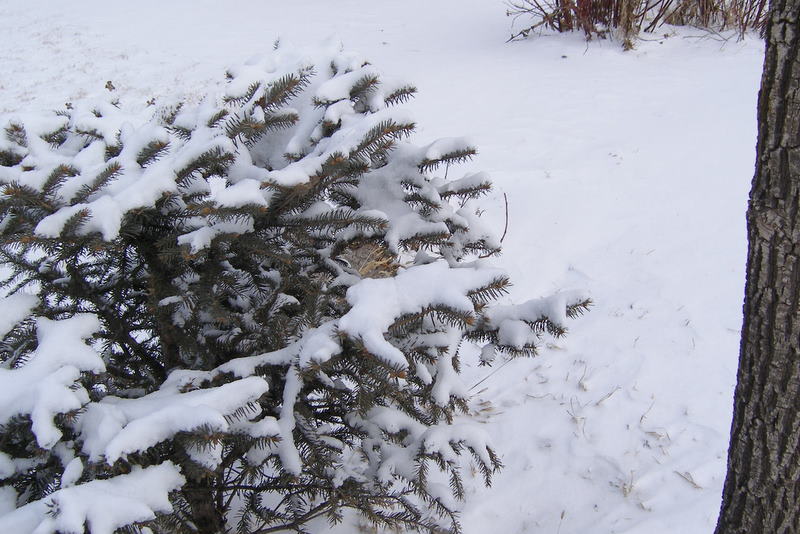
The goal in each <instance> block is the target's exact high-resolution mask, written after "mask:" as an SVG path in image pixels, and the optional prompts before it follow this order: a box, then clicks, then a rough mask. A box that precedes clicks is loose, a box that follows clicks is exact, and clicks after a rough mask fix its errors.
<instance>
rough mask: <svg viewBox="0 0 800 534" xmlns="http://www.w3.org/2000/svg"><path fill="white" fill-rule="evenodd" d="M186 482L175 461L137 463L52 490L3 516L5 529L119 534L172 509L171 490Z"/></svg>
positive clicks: (35, 533)
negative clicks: (110, 474)
mask: <svg viewBox="0 0 800 534" xmlns="http://www.w3.org/2000/svg"><path fill="white" fill-rule="evenodd" d="M184 482H185V480H184V478H183V476H182V475H181V474H180V471H179V469H178V468H177V466H175V465H174V464H172V463H171V462H165V463H163V464H159V465H155V466H152V467H147V468H144V469H142V468H140V467H134V468H133V471H132V472H131V473H129V474H127V475H119V476H116V477H113V478H109V479H106V480H93V481H91V482H87V483H85V484H79V485H77V486H71V487H68V488H64V489H60V490H58V491H55V492H53V493H51V494H50V495H49V496H48V497H47V498H46V499H43V500H40V501H35V502H32V503H30V504H27V505H25V506H22V507H20V508H17V509H16V510H14V511H12V512H10V513H7V514H5V515H2V516H0V530H2V531H3V532H13V533H15V534H83V533H84V532H85V527H88V528H89V531H90V532H91V533H92V534H113V533H114V531H116V529H118V528H121V527H124V526H127V525H129V524H131V523H135V522H139V521H147V520H150V519H154V518H155V517H156V514H158V513H169V512H171V511H172V505H171V504H170V501H169V498H168V494H169V492H171V491H174V490H177V489H179V488H180V487H181V486H182V485H183V484H184Z"/></svg>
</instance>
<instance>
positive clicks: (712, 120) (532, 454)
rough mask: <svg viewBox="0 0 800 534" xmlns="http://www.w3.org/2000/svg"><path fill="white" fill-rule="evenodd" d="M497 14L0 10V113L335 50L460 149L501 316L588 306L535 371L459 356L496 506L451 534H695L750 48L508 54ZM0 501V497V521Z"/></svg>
mask: <svg viewBox="0 0 800 534" xmlns="http://www.w3.org/2000/svg"><path fill="white" fill-rule="evenodd" d="M504 12H505V6H504V4H503V2H502V1H500V0H496V1H495V0H492V1H487V0H440V1H438V2H435V3H434V2H427V1H423V0H406V1H404V2H382V3H371V4H369V5H368V6H367V4H366V3H365V2H363V0H362V1H357V0H341V1H339V2H336V3H332V2H323V1H322V0H298V1H296V2H284V3H281V4H280V5H277V4H274V3H270V2H259V1H256V0H232V1H230V2H225V3H221V2H210V1H207V0H201V1H191V2H190V1H189V0H175V1H173V2H169V3H164V2H156V1H155V0H140V1H138V2H128V3H124V4H119V3H118V4H113V5H109V4H108V3H107V2H101V1H100V0H86V1H85V2H81V3H53V2H49V1H47V0H6V1H5V2H3V3H2V5H0V30H1V31H0V73H2V74H3V75H2V76H0V112H12V113H24V112H28V111H38V110H40V109H49V108H57V107H60V106H62V105H63V104H64V102H66V101H72V100H76V99H78V98H83V97H86V96H102V94H103V93H104V92H105V89H104V88H103V86H104V85H105V83H106V81H108V80H111V81H113V84H114V85H115V86H116V87H117V92H118V94H119V95H120V96H121V97H122V98H124V99H125V100H127V101H132V102H140V103H141V106H142V108H144V107H145V104H146V101H147V100H148V99H150V98H152V97H155V98H156V99H158V98H171V97H174V96H178V95H180V94H183V95H185V96H188V97H189V98H190V99H195V100H199V96H200V95H202V94H204V93H206V92H207V91H208V90H209V89H211V90H212V91H213V88H215V87H216V88H220V89H221V87H222V84H223V83H224V77H223V76H222V73H223V72H224V69H225V68H226V67H228V66H229V65H231V64H237V63H241V62H242V61H243V60H245V59H246V58H248V57H249V56H251V55H253V54H257V53H260V52H262V51H263V50H266V49H268V48H269V47H271V43H272V41H273V40H274V39H275V38H277V37H279V36H281V37H282V38H284V40H286V41H290V42H295V43H300V44H307V43H308V40H309V39H314V40H315V41H314V42H312V43H311V44H316V42H317V41H318V40H319V39H322V38H324V37H326V36H329V35H332V34H336V35H338V37H339V38H340V39H341V40H342V41H343V42H344V43H345V45H346V47H347V49H348V50H355V51H359V52H361V53H363V54H364V55H365V57H368V58H369V59H370V61H371V62H372V63H373V65H374V66H375V68H376V69H378V70H380V71H381V72H385V73H387V74H389V75H390V76H393V77H397V78H401V79H404V80H407V81H408V82H410V83H413V84H414V85H416V86H417V87H418V89H419V93H418V96H417V98H416V99H415V101H414V102H412V103H411V104H410V106H409V107H410V109H411V111H412V112H413V114H414V116H415V118H416V119H417V120H418V128H417V132H418V133H417V136H416V138H415V142H417V143H419V144H420V145H424V144H425V143H426V142H427V143H430V142H432V141H433V140H435V139H437V138H440V137H446V136H468V137H469V138H470V139H471V142H474V143H475V145H476V146H477V148H478V149H479V150H480V155H479V157H478V158H476V159H475V161H474V163H473V164H471V165H469V166H468V168H466V169H464V168H462V169H459V172H463V171H464V170H467V171H473V172H474V171H480V170H482V171H487V172H488V173H489V174H490V176H491V178H492V179H493V181H494V185H495V189H494V191H493V193H492V195H491V196H490V197H489V198H488V200H486V201H484V202H483V203H482V206H483V207H484V208H485V209H486V213H485V214H484V220H486V221H487V222H488V223H490V224H491V226H493V227H494V229H496V230H497V229H502V228H503V225H504V218H505V216H504V212H505V210H504V198H503V195H504V194H505V195H506V197H507V199H508V217H509V220H508V233H507V235H506V239H505V241H504V243H503V245H504V255H503V257H502V258H501V260H500V261H501V263H502V264H503V267H504V268H506V269H507V270H508V271H509V272H510V274H511V276H512V281H513V282H514V288H513V294H512V299H513V300H514V301H516V302H522V301H524V300H527V299H528V298H531V297H538V296H541V295H550V294H553V293H555V292H557V291H558V290H560V289H564V288H566V289H578V290H581V291H590V292H591V293H592V295H593V299H594V301H595V306H594V308H593V309H592V310H591V311H590V312H589V313H588V314H587V315H586V316H585V317H583V318H581V319H579V320H577V321H572V322H570V323H568V324H569V325H570V328H571V332H570V334H569V335H568V336H567V337H566V338H564V339H563V340H558V341H557V342H556V343H552V344H550V345H549V347H547V348H546V349H543V350H542V353H541V355H540V356H539V357H537V358H535V359H530V360H524V359H518V360H514V361H512V362H511V363H508V364H506V365H503V363H502V362H496V363H495V367H494V368H493V369H492V368H489V369H487V368H485V367H480V368H479V367H477V360H478V354H477V353H476V354H475V355H474V358H473V359H472V360H469V359H468V361H466V362H465V369H464V373H465V376H464V381H465V383H467V384H468V385H472V384H476V386H475V387H473V388H472V389H471V390H470V391H471V392H472V393H474V394H476V398H475V401H474V409H475V416H476V417H479V418H480V419H481V421H482V422H484V423H485V429H486V432H487V433H488V434H489V435H491V436H492V440H493V442H494V443H495V446H496V447H497V448H498V449H499V452H500V454H501V458H502V460H503V463H504V465H505V468H504V470H503V471H502V472H501V473H500V474H499V475H498V476H497V477H496V479H495V481H494V484H493V486H492V487H491V488H489V489H485V488H482V487H481V486H480V484H479V483H477V482H476V483H475V484H473V485H471V487H470V489H469V490H468V491H469V493H468V496H467V501H466V503H464V504H463V505H462V506H463V512H462V523H463V525H464V531H465V532H466V533H467V534H482V533H485V532H489V531H497V532H506V533H511V534H516V533H520V534H522V533H538V532H541V533H553V532H558V533H560V534H578V533H581V534H583V533H599V534H604V533H628V534H634V533H635V534H667V533H670V534H671V533H674V532H681V533H684V534H707V533H710V532H712V531H713V527H714V523H715V520H716V514H717V511H718V507H719V499H720V492H721V486H722V482H723V479H724V472H725V454H726V448H727V438H728V430H729V424H730V415H731V406H732V394H733V385H734V383H735V370H736V363H737V354H738V340H739V334H740V331H739V330H740V326H741V299H742V288H743V282H744V262H745V252H746V239H745V232H744V211H745V207H746V200H747V192H748V189H749V183H750V180H751V177H752V173H753V162H754V155H755V150H754V148H755V134H756V128H755V100H756V94H757V88H758V82H759V76H760V69H761V64H762V56H763V47H762V44H761V43H760V42H759V41H757V40H756V39H753V38H748V39H745V40H744V41H742V42H737V41H736V40H734V39H730V40H728V41H727V42H721V41H720V40H719V39H718V37H716V36H712V35H709V34H705V33H703V32H700V31H698V30H681V29H672V28H662V29H661V30H659V32H658V33H657V34H653V35H649V36H646V39H647V40H643V41H640V42H638V43H637V48H636V50H634V51H632V52H622V51H621V49H620V46H619V43H613V42H608V41H602V42H592V43H589V44H587V43H585V42H584V41H583V39H582V37H581V36H578V35H567V36H549V35H545V36H540V37H538V38H534V39H531V40H527V41H524V42H520V43H511V44H505V43H504V41H505V39H506V37H507V36H508V35H509V30H510V21H509V20H508V19H506V17H505V16H504ZM335 90H336V88H335V87H330V88H325V91H326V93H324V94H323V96H326V97H328V96H329V97H335V96H336V91H335ZM337 113H341V114H342V115H343V116H345V115H346V114H347V113H348V110H345V109H343V110H337ZM289 173H290V170H288V169H287V170H286V179H287V180H289V179H290V176H288V174H289ZM242 187H245V188H246V187H248V186H246V185H245V186H242ZM110 230H113V229H109V231H110ZM498 233H500V231H498ZM21 304H22V303H21ZM8 313H12V312H10V311H8V310H6V309H5V306H4V310H3V314H4V316H3V320H5V314H8ZM23 315H24V314H23ZM9 320H10V319H9ZM3 324H5V322H4V323H3ZM509 335H512V333H511V332H509ZM279 356H280V357H283V355H277V354H276V355H272V357H279ZM312 357H313V356H312ZM250 364H251V363H250V362H241V365H250ZM501 365H502V367H500V366H501ZM495 369H496V371H495ZM2 371H5V372H9V373H14V372H18V371H11V370H8V371H6V370H2ZM491 373H493V374H491ZM2 391H5V390H2ZM0 406H3V407H6V406H7V404H5V403H2V402H0ZM0 462H2V459H0ZM76 467H77V466H76ZM159 468H161V469H167V466H157V467H153V468H149V469H148V470H143V471H137V472H134V473H131V474H130V475H125V476H127V477H132V476H140V477H143V478H144V477H145V476H146V474H147V473H149V472H150V471H151V470H154V469H159ZM179 476H180V475H179V474H177V473H176V472H170V473H167V474H165V475H164V476H163V477H161V476H159V477H157V480H159V482H157V483H156V485H155V487H156V488H158V491H155V490H152V489H149V490H147V491H146V492H145V491H144V490H143V494H142V495H139V496H137V498H139V500H137V501H136V502H137V503H139V504H137V505H136V507H132V508H131V513H132V514H134V513H140V514H141V515H140V517H145V516H146V514H147V513H152V512H153V511H159V510H162V511H163V510H165V509H166V504H167V503H166V500H165V495H166V491H168V489H170V488H172V487H177V485H178V483H179V482H178V477H179ZM104 482H105V483H106V484H107V485H108V486H109V488H112V487H113V479H112V480H110V481H104ZM93 484H100V481H98V482H92V483H89V484H83V485H78V486H74V487H68V488H65V489H62V490H59V491H58V492H57V493H56V494H54V495H59V496H61V495H63V496H64V497H63V500H61V501H60V502H61V504H62V507H68V508H69V511H70V514H76V515H75V516H74V517H76V518H78V519H81V517H84V516H81V514H84V513H89V510H87V509H85V508H83V506H84V504H83V503H85V502H87V501H86V500H82V499H84V498H86V499H88V500H90V499H91V498H92V496H91V495H86V496H84V495H81V496H80V497H78V496H77V493H74V492H78V491H89V488H88V486H91V485H93ZM142 484H143V486H142V487H144V484H149V481H143V482H142ZM94 487H95V486H92V488H94ZM96 487H97V488H98V490H100V487H99V486H96ZM147 487H148V488H149V487H150V486H147ZM106 490H108V488H105V487H104V488H103V489H102V490H101V491H106ZM109 491H110V490H109ZM69 492H73V493H69ZM111 494H112V495H113V492H112V493H111ZM69 495H74V496H75V498H74V499H70V498H69V497H68V496H69ZM162 497H163V499H162ZM119 498H120V499H123V498H124V497H123V496H120V497H119ZM148 498H151V499H152V502H151V503H150V505H149V512H148V510H147V509H145V508H147V506H145V507H144V508H141V503H142V502H147V501H146V499H148ZM11 499H13V497H12V496H9V495H5V494H4V495H0V510H8V509H9V506H8V504H9V503H10V500H11ZM59 499H62V497H59ZM142 499H145V500H142ZM37 505H41V503H39V504H37ZM20 513H21V511H20V510H18V511H16V512H11V513H10V514H6V515H3V516H0V531H3V532H6V531H7V532H31V531H33V529H35V528H37V527H38V528H40V530H39V532H51V531H52V530H53V529H54V528H60V529H61V530H62V531H64V532H72V531H71V530H69V528H72V527H70V526H69V525H67V524H65V525H63V526H58V527H51V526H39V525H33V526H30V525H27V526H24V527H23V526H19V527H17V526H16V525H17V524H16V523H9V522H10V521H18V520H19V518H20V517H21V516H20ZM28 517H32V515H29V516H28ZM69 517H72V516H71V515H70V516H69ZM84 518H85V517H84ZM65 521H66V519H65ZM98 521H99V520H98ZM76 524H77V523H76ZM97 524H98V525H99V524H101V523H97ZM11 525H14V526H11ZM93 525H94V523H93ZM112 526H113V525H112ZM109 528H111V527H109ZM26 529H27V530H26ZM47 529H50V530H47ZM317 531H318V532H328V531H334V532H338V533H345V532H352V526H351V525H349V524H347V523H345V524H343V525H341V526H340V527H337V529H334V530H329V529H328V527H327V526H325V525H324V524H320V525H319V526H318V530H317ZM98 532H101V531H100V530H98Z"/></svg>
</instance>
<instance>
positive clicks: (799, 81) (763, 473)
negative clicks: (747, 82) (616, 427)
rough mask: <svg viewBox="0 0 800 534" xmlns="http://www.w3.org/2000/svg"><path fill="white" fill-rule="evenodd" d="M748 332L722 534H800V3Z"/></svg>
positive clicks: (778, 58)
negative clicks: (799, 55)
mask: <svg viewBox="0 0 800 534" xmlns="http://www.w3.org/2000/svg"><path fill="white" fill-rule="evenodd" d="M770 10H771V12H770V19H769V23H768V26H767V51H766V58H765V61H764V74H763V77H762V80H761V93H760V94H759V99H758V125H759V126H758V149H757V153H758V159H757V162H756V173H755V177H754V178H753V187H752V190H751V192H750V207H749V209H748V212H747V224H748V240H749V252H748V258H747V282H746V287H745V304H744V326H743V328H742V343H741V348H740V355H739V373H738V383H737V386H736V393H735V399H734V415H733V424H732V426H731V446H730V450H729V452H728V475H727V478H726V480H725V488H724V490H723V496H722V508H721V511H720V516H719V521H718V524H717V529H716V534H761V533H764V534H789V533H800V308H799V307H798V301H799V300H800V218H799V217H798V211H800V58H799V57H798V52H800V0H772V2H771V6H770Z"/></svg>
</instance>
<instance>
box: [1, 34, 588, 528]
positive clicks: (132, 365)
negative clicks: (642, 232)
mask: <svg viewBox="0 0 800 534" xmlns="http://www.w3.org/2000/svg"><path fill="white" fill-rule="evenodd" d="M228 78H229V80H228V83H227V86H226V89H225V96H224V97H223V98H219V99H214V98H207V99H206V100H204V101H203V102H202V103H200V104H197V105H188V104H184V105H181V104H177V105H171V106H169V105H167V106H161V107H157V108H152V107H151V108H147V110H145V111H146V112H144V113H142V112H140V113H130V112H127V111H126V108H125V107H124V106H123V105H122V104H120V102H118V101H114V100H111V101H86V102H75V103H73V104H72V105H70V106H68V109H66V110H64V111H61V112H56V113H51V114H40V115H30V116H23V117H13V116H6V117H3V118H2V119H0V126H2V131H1V132H0V183H2V196H1V197H0V225H1V228H2V242H0V257H1V260H0V261H2V262H3V263H4V264H5V266H6V271H5V273H6V277H5V279H4V281H3V287H4V288H5V291H6V297H5V300H3V302H2V303H0V307H1V308H2V316H0V335H2V336H3V337H2V345H0V361H1V362H2V364H0V425H2V426H0V505H2V507H0V531H3V532H15V533H18V534H27V533H33V532H35V533H37V534H43V533H55V532H59V533H83V532H84V529H86V530H87V531H88V532H91V533H92V534H105V533H111V532H115V531H120V530H121V531H127V532H152V533H190V532H200V533H211V532H215V533H216V532H240V533H243V534H252V533H258V534H265V533H268V532H279V531H297V532H302V531H305V529H306V528H309V527H308V525H309V524H313V522H314V521H323V520H325V519H327V520H328V521H331V522H337V521H340V520H342V518H343V514H344V512H345V511H346V510H347V509H353V510H356V511H357V512H358V513H360V515H361V516H362V518H363V520H365V521H367V522H369V523H372V524H375V525H384V526H387V525H388V526H396V527H400V528H410V529H418V530H422V531H431V532H433V531H438V530H440V529H444V530H451V531H457V530H458V528H459V526H458V522H457V518H456V510H457V499H459V498H461V497H463V495H464V481H463V480H462V477H463V473H464V471H463V468H464V466H466V465H469V462H472V465H474V466H476V467H477V469H478V471H479V473H480V474H481V475H482V477H483V480H484V481H485V483H486V484H489V483H490V481H491V476H492V473H493V472H495V471H496V470H497V469H498V468H499V467H500V462H499V460H498V457H497V455H496V453H495V452H494V450H493V449H492V448H491V445H490V443H489V440H488V437H487V436H486V435H485V433H484V432H482V431H481V430H480V429H479V428H478V427H477V426H476V425H474V424H472V423H471V422H470V419H469V417H468V416H467V415H466V412H467V402H468V399H469V392H468V390H467V388H466V387H465V386H464V384H463V383H462V382H461V380H460V379H459V359H460V352H461V351H463V347H464V346H465V344H466V343H475V344H477V345H478V346H479V347H480V348H481V349H482V351H481V355H482V356H481V358H482V360H483V361H484V362H485V363H490V362H491V360H492V359H493V358H494V355H495V354H496V353H498V354H504V355H505V356H506V357H512V356H518V355H533V354H534V353H535V350H536V344H537V340H539V338H540V336H541V335H542V334H543V333H549V334H552V335H561V334H563V333H564V331H565V327H564V323H565V321H566V318H567V317H568V316H575V315H577V314H580V313H581V312H582V311H583V310H585V309H586V307H587V306H588V304H589V303H588V300H586V299H585V298H583V297H581V296H579V295H572V294H566V293H562V294H559V295H556V296H555V297H552V298H549V299H546V300H537V301H529V302H526V303H524V304H522V305H498V304H497V303H496V301H497V299H498V297H500V296H501V295H503V294H504V293H505V292H506V288H507V286H508V283H509V281H508V278H507V277H506V275H505V274H504V273H503V271H502V270H500V269H497V268H495V267H492V266H491V265H490V264H489V263H487V260H484V259H481V258H483V257H487V256H491V255H494V254H495V253H497V252H498V251H499V241H498V240H497V238H496V237H495V235H494V233H493V232H492V231H490V230H489V229H487V228H485V227H484V226H483V225H482V224H481V221H480V220H479V218H478V216H477V215H476V212H477V207H476V205H475V199H476V198H478V197H480V196H482V195H484V194H485V193H487V192H488V191H489V190H490V188H491V184H490V182H489V180H488V177H487V176H486V175H485V174H483V173H476V174H467V175H466V176H463V177H461V178H459V179H456V180H447V179H445V178H444V176H446V175H447V174H450V175H451V176H452V174H453V172H452V170H451V172H450V173H446V172H445V168H446V167H447V166H450V165H454V164H456V163H459V162H462V161H464V160H466V159H468V158H469V157H470V156H472V155H473V154H474V153H475V150H474V148H472V146H471V145H470V144H469V143H468V142H467V141H465V140H463V139H459V138H454V139H441V140H438V141H435V142H433V143H431V144H429V145H427V146H417V145H414V144H411V143H410V142H409V141H408V140H407V138H408V137H409V135H410V134H411V133H412V131H413V128H414V123H413V122H412V121H411V120H410V119H409V118H408V117H407V116H406V115H405V114H404V113H402V112H401V111H400V110H399V109H398V108H397V106H396V105H397V104H401V103H404V102H405V101H406V100H408V99H409V97H411V96H412V95H413V93H414V88H413V87H411V86H409V85H405V84H398V83H391V82H387V81H385V80H383V79H382V78H381V76H380V75H379V73H378V72H377V71H376V70H375V69H374V68H373V67H372V66H371V65H369V64H368V63H366V62H365V61H363V60H362V59H361V58H359V57H357V56H354V55H349V54H346V53H344V52H341V50H339V49H338V48H337V49H333V50H328V51H321V52H317V53H315V58H314V60H312V61H310V60H306V59H301V58H300V56H299V55H297V54H296V53H295V52H294V51H292V50H288V49H285V48H283V47H276V49H275V50H274V51H273V52H272V53H271V54H269V55H267V56H265V57H261V58H258V59H254V60H252V61H250V62H248V63H247V64H245V65H242V66H240V67H238V68H236V69H232V70H231V71H230V72H229V73H228ZM2 510H6V512H5V513H3V512H2Z"/></svg>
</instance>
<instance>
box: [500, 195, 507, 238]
mask: <svg viewBox="0 0 800 534" xmlns="http://www.w3.org/2000/svg"><path fill="white" fill-rule="evenodd" d="M503 201H504V202H505V204H506V224H505V226H504V227H503V236H502V237H501V238H500V242H501V243H502V242H503V239H505V238H506V233H507V232H508V195H507V194H505V193H503Z"/></svg>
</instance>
